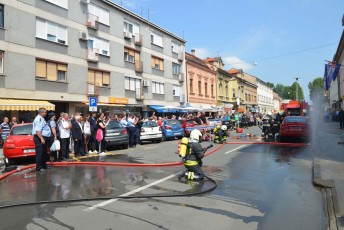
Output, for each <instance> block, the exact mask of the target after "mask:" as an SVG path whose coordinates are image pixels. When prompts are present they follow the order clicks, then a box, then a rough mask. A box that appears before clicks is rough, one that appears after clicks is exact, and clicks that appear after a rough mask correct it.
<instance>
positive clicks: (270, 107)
mask: <svg viewBox="0 0 344 230" xmlns="http://www.w3.org/2000/svg"><path fill="white" fill-rule="evenodd" d="M256 79H257V86H258V87H257V99H258V111H259V112H260V113H269V112H271V113H273V112H274V102H273V98H274V96H273V90H272V88H271V87H269V86H268V85H267V84H266V83H265V82H264V81H262V80H260V79H259V78H256Z"/></svg>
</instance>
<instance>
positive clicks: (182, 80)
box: [179, 73, 184, 82]
mask: <svg viewBox="0 0 344 230" xmlns="http://www.w3.org/2000/svg"><path fill="white" fill-rule="evenodd" d="M179 82H184V74H182V73H181V74H179Z"/></svg>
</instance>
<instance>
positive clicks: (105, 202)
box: [83, 173, 178, 211]
mask: <svg viewBox="0 0 344 230" xmlns="http://www.w3.org/2000/svg"><path fill="white" fill-rule="evenodd" d="M177 175H178V174H176V173H175V174H172V175H169V176H167V177H164V178H162V179H160V180H157V181H154V182H153V183H150V184H147V185H145V186H142V187H140V188H137V189H134V190H133V191H130V192H127V193H124V194H122V195H120V197H126V196H130V195H133V194H135V193H137V192H141V191H143V190H145V189H147V188H149V187H152V186H154V185H157V184H159V183H161V182H164V181H167V180H169V179H171V178H173V177H175V176H177ZM119 199H120V198H117V199H110V200H107V201H104V202H102V203H99V204H96V205H93V206H92V207H89V208H86V209H85V210H83V211H93V210H94V209H96V208H99V207H103V206H105V205H108V204H111V203H113V202H116V201H118V200H119Z"/></svg>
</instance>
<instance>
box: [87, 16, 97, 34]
mask: <svg viewBox="0 0 344 230" xmlns="http://www.w3.org/2000/svg"><path fill="white" fill-rule="evenodd" d="M87 27H89V28H92V29H95V30H97V29H99V17H98V16H96V15H93V14H90V13H88V14H87Z"/></svg>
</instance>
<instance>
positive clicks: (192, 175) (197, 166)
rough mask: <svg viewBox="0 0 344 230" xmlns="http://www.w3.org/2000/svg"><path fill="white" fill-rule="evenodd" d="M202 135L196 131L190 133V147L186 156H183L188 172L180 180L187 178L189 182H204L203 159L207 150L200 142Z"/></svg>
mask: <svg viewBox="0 0 344 230" xmlns="http://www.w3.org/2000/svg"><path fill="white" fill-rule="evenodd" d="M201 138H202V133H201V132H200V131H199V130H197V129H195V130H193V131H192V132H191V133H190V138H189V140H188V146H187V150H186V154H185V156H183V155H184V154H181V156H182V160H183V162H184V166H185V168H186V170H185V171H184V172H183V173H182V174H181V175H179V176H178V179H179V180H180V179H182V178H186V179H188V180H203V179H204V173H203V170H202V158H203V157H204V153H205V151H206V150H207V149H206V148H205V149H204V148H202V146H201V144H200V142H201Z"/></svg>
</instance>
